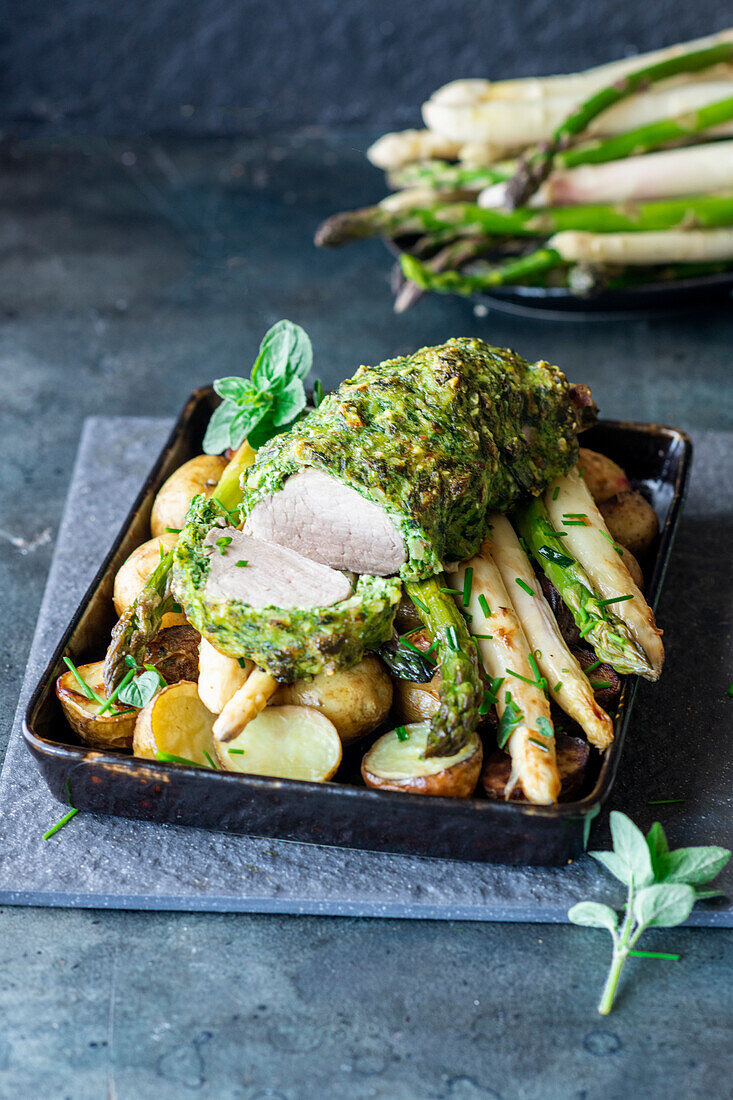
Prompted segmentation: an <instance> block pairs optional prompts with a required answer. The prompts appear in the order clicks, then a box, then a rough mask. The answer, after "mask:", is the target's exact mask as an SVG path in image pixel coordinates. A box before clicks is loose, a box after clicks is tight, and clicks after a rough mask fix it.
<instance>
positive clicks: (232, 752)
mask: <svg viewBox="0 0 733 1100" xmlns="http://www.w3.org/2000/svg"><path fill="white" fill-rule="evenodd" d="M227 752H228V753H229V755H230V756H244V749H227Z"/></svg>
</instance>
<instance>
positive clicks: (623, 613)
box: [545, 467, 664, 680]
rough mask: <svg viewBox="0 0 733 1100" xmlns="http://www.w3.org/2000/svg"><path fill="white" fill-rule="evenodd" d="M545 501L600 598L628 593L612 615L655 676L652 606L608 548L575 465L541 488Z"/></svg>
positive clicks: (657, 633) (660, 655)
mask: <svg viewBox="0 0 733 1100" xmlns="http://www.w3.org/2000/svg"><path fill="white" fill-rule="evenodd" d="M556 490H557V494H556V492H555V491H556ZM553 497H554V499H553ZM545 505H546V506H547V511H548V512H549V513H550V519H551V520H552V523H553V526H554V528H555V530H556V531H562V532H564V533H565V538H564V539H563V546H567V548H568V553H570V554H572V555H573V557H575V558H576V559H577V560H578V561H579V562H580V564H581V565H582V566H583V568H584V569H585V571H586V573H587V574H588V576H589V577H590V579H591V581H592V582H593V586H594V588H595V589H596V591H597V592H600V594H601V596H602V597H603V599H606V600H609V599H615V597H618V596H629V595H630V596H631V597H632V598H631V599H627V600H622V601H619V602H614V603H613V604H611V607H612V609H613V613H614V615H617V616H618V618H619V619H622V620H623V622H625V623H626V625H627V627H628V628H629V630H630V631H631V634H632V636H633V638H634V640H635V641H636V642H637V644H638V645H640V646H641V648H642V649H643V650H644V652H645V653H646V655H647V657H648V658H649V663H650V664H651V666H652V670H653V672H654V677H653V678H654V679H655V680H656V679H659V675H660V673H661V671H662V665H663V664H664V646H663V645H662V637H661V635H662V632H661V630H659V629H658V627H657V624H656V621H655V619H654V612H653V611H652V609H651V607H649V604H648V603H647V602H646V600H645V599H644V596H643V595H642V593H641V591H640V590H639V589H638V588H637V586H636V585H635V584H634V581H633V579H632V577H631V574H630V573H629V571H628V569H627V568H626V564H625V562H624V560H623V558H622V556H621V555H620V554H618V553H617V552H616V550H615V549H614V545H615V544H614V541H613V539H612V537H611V535H610V533H609V531H608V528H607V527H606V524H605V522H604V519H603V516H602V515H601V513H600V512H599V510H598V508H597V506H596V503H595V501H594V500H593V497H592V496H591V495H590V492H589V490H588V486H587V485H586V484H585V481H584V480H583V478H582V477H580V475H579V474H578V470H577V467H576V468H575V469H573V470H571V471H570V473H569V474H566V475H565V476H564V477H559V478H556V480H555V481H553V482H552V484H551V485H550V486H549V488H548V489H547V492H546V493H545ZM571 515H572V516H576V517H583V519H582V522H580V523H577V524H576V523H575V522H573V521H572V520H571V522H569V523H565V522H564V520H565V519H566V518H567V517H569V516H571Z"/></svg>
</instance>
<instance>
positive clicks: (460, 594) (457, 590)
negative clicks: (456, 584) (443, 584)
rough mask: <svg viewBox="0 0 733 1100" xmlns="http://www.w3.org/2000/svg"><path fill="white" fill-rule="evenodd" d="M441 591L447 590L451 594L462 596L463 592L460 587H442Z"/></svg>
mask: <svg viewBox="0 0 733 1100" xmlns="http://www.w3.org/2000/svg"><path fill="white" fill-rule="evenodd" d="M440 591H441V592H445V593H446V594H447V595H449V596H462V595H463V593H462V592H461V591H460V589H458V588H441V590H440Z"/></svg>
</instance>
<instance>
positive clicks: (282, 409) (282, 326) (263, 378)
mask: <svg viewBox="0 0 733 1100" xmlns="http://www.w3.org/2000/svg"><path fill="white" fill-rule="evenodd" d="M312 365H313V348H312V347H311V342H310V339H309V337H308V334H307V333H306V332H305V331H304V329H302V328H301V327H300V325H295V324H293V322H292V321H285V320H283V321H278V322H277V324H275V325H273V326H272V328H271V329H270V330H269V331H268V332H266V333H265V335H264V337H263V339H262V343H261V344H260V351H259V354H258V356H257V359H256V360H255V363H254V366H253V367H252V370H251V372H250V377H249V378H238V377H236V376H231V377H229V378H217V379H216V381H215V382H214V389H215V390H216V392H217V393H218V394H219V396H220V397H221V398H222V403H221V405H219V407H218V408H217V409H215V410H214V414H213V416H212V417H211V419H210V421H209V426H208V428H207V429H206V435H205V436H204V451H205V452H206V454H221V452H222V451H225V450H226V449H227V447H231V448H232V449H236V448H237V447H239V445H240V444H241V443H242V442H243V441H244V440H245V439H247V440H248V441H249V444H250V446H251V447H253V448H254V449H255V450H257V448H258V447H261V446H262V444H263V443H266V442H267V441H268V439H272V437H273V436H275V435H278V434H279V433H280V432H284V431H286V430H287V429H288V428H289V427H290V426H291V425H292V424H293V423H294V422H295V420H297V418H298V417H299V416H300V414H301V412H302V411H303V409H304V408H305V403H306V397H305V389H304V387H303V382H304V380H305V378H306V377H307V375H308V372H309V371H310V369H311V366H312Z"/></svg>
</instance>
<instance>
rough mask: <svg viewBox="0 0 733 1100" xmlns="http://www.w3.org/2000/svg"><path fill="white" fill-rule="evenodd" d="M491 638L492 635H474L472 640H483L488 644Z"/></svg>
mask: <svg viewBox="0 0 733 1100" xmlns="http://www.w3.org/2000/svg"><path fill="white" fill-rule="evenodd" d="M493 637H494V635H493V634H474V638H485V639H486V641H487V642H490V641H491V639H492V638H493Z"/></svg>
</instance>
